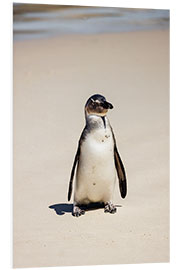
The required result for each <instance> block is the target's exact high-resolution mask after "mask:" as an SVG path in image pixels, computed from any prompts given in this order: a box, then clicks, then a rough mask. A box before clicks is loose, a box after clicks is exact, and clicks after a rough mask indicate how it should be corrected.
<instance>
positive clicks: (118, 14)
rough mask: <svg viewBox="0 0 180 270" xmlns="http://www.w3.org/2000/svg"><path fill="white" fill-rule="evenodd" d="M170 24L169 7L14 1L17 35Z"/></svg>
mask: <svg viewBox="0 0 180 270" xmlns="http://www.w3.org/2000/svg"><path fill="white" fill-rule="evenodd" d="M168 28H169V10H160V9H134V8H111V7H84V6H63V5H58V6H57V5H40V4H17V3H14V4H13V38H14V40H26V39H35V38H48V37H53V36H59V35H68V34H100V33H117V32H129V31H143V30H154V29H157V30H158V29H168Z"/></svg>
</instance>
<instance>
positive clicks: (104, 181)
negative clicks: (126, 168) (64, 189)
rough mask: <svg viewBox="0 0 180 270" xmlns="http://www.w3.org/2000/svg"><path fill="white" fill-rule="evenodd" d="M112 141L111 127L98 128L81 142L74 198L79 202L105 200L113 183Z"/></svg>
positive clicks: (111, 190)
mask: <svg viewBox="0 0 180 270" xmlns="http://www.w3.org/2000/svg"><path fill="white" fill-rule="evenodd" d="M115 177H116V174H115V164H114V143H113V138H112V132H111V129H110V128H109V127H108V128H106V129H105V128H98V129H95V130H94V131H92V132H91V133H89V134H88V135H87V137H86V139H85V141H84V142H83V143H82V146H81V154H80V160H79V164H78V168H77V173H76V188H75V200H76V201H78V202H79V203H89V202H99V201H102V202H107V201H109V200H111V199H112V195H113V190H114V184H115Z"/></svg>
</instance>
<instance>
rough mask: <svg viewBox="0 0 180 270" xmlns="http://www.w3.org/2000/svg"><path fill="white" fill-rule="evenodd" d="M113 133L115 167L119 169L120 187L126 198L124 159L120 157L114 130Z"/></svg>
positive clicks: (122, 195)
mask: <svg viewBox="0 0 180 270" xmlns="http://www.w3.org/2000/svg"><path fill="white" fill-rule="evenodd" d="M112 135H113V140H114V161H115V167H116V171H117V175H118V179H119V189H120V193H121V197H122V198H123V199H124V198H125V197H126V194H127V180H126V172H125V169H124V165H123V163H122V160H121V158H120V155H119V153H118V149H117V146H116V140H115V136H114V132H113V130H112Z"/></svg>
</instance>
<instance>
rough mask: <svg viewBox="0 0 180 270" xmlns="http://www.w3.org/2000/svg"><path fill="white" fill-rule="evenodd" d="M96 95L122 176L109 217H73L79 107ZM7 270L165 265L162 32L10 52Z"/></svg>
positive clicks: (165, 62) (54, 42)
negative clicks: (108, 107)
mask: <svg viewBox="0 0 180 270" xmlns="http://www.w3.org/2000/svg"><path fill="white" fill-rule="evenodd" d="M94 93H100V94H103V95H104V96H106V97H107V99H108V100H109V101H110V102H111V103H112V104H113V105H114V109H113V110H112V111H110V112H109V114H108V116H109V119H110V122H111V124H112V126H113V129H114V132H115V135H116V140H117V144H118V148H119V152H120V154H121V156H122V159H123V162H124V165H125V167H126V172H127V178H128V195H127V197H126V199H125V200H123V199H121V198H120V193H119V190H118V184H117V185H116V189H115V194H114V203H115V204H116V205H118V211H117V213H116V214H115V215H111V214H105V213H104V212H103V209H97V210H94V211H88V212H87V213H86V214H85V215H84V216H82V217H80V218H74V217H73V216H72V215H71V209H72V201H71V203H68V202H67V189H68V183H69V176H70V171H71V167H72V163H73V159H74V155H75V152H76V148H77V141H78V139H79V136H80V133H81V131H82V129H83V127H84V108H83V107H84V104H85V101H86V100H87V98H88V97H89V96H90V95H92V94H94ZM13 95H14V104H13V105H14V109H13V110H14V187H13V188H14V199H13V203H14V222H13V223H14V236H13V237H14V267H41V266H43V267H46V266H65V265H92V264H121V263H150V262H168V261H169V32H168V31H149V32H138V33H135V32H134V33H121V34H102V35H89V36H82V35H81V36H76V35H74V36H72V35H71V36H64V37H61V38H52V39H49V40H48V39H47V40H46V39H44V40H34V41H21V42H15V43H14V94H13Z"/></svg>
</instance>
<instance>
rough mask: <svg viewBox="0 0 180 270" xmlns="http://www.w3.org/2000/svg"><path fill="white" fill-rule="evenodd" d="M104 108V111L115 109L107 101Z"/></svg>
mask: <svg viewBox="0 0 180 270" xmlns="http://www.w3.org/2000/svg"><path fill="white" fill-rule="evenodd" d="M102 106H103V108H104V109H113V105H112V104H111V103H109V102H107V101H104V102H103V105H102Z"/></svg>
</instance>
